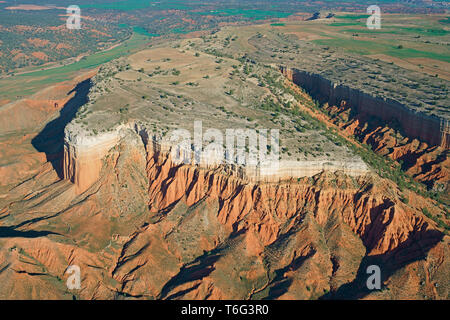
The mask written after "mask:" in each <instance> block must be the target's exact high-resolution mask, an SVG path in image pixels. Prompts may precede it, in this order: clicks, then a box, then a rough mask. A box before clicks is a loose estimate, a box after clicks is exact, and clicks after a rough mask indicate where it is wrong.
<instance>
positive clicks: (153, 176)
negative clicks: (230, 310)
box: [0, 127, 449, 299]
mask: <svg viewBox="0 0 450 320" xmlns="http://www.w3.org/2000/svg"><path fill="white" fill-rule="evenodd" d="M118 133H119V134H118V135H117V136H118V137H119V139H118V141H117V143H116V144H115V145H114V146H113V147H112V148H110V149H109V150H108V151H107V152H106V153H105V155H104V156H103V157H102V160H101V169H100V174H99V175H98V178H97V179H96V180H95V181H94V182H93V184H92V186H90V187H87V189H86V190H85V192H83V194H82V195H79V192H74V188H75V187H74V186H73V185H72V184H71V183H70V182H68V181H58V179H57V176H56V174H54V172H53V171H52V170H51V168H48V167H49V166H47V167H46V169H45V171H44V172H42V173H41V174H39V175H37V176H36V177H35V178H33V179H30V180H27V181H26V182H24V183H23V184H21V185H19V186H18V187H17V188H15V189H14V190H13V191H12V195H13V196H14V197H15V198H19V199H21V200H20V201H14V202H13V201H11V199H6V200H5V201H6V202H5V203H7V204H10V205H7V206H6V207H5V208H0V214H2V216H4V215H6V216H9V217H11V219H14V225H22V226H23V227H20V228H16V229H14V230H13V228H12V227H11V228H9V227H4V228H5V229H4V234H5V233H8V234H13V233H14V232H15V233H17V234H18V235H19V236H17V237H7V238H0V244H1V246H0V248H1V249H0V265H1V266H2V268H3V271H2V272H1V273H0V281H1V283H2V286H1V287H0V297H3V298H19V297H20V298H72V296H71V295H72V294H73V295H74V296H76V297H77V298H78V299H114V298H115V299H120V298H123V297H133V298H136V299H139V298H141V299H152V298H156V299H249V298H253V299H263V298H269V299H316V298H320V297H324V298H327V297H330V298H333V297H346V298H364V297H367V298H374V299H377V298H383V299H389V298H410V299H411V298H417V299H423V298H424V297H425V296H427V297H432V298H436V299H439V298H444V299H445V298H446V297H448V288H449V285H448V276H447V275H448V271H447V270H448V266H449V261H448V258H447V257H448V248H449V247H448V237H445V236H444V235H443V234H442V233H441V232H440V231H439V230H438V228H437V227H436V225H435V223H434V222H433V221H432V220H430V219H428V218H426V217H425V216H424V215H423V214H422V213H421V208H422V207H428V208H429V210H430V211H431V212H433V214H434V213H435V212H436V210H437V208H436V207H433V206H432V205H430V204H429V203H427V201H426V199H423V198H421V197H420V196H417V195H414V194H407V197H408V198H409V199H410V201H409V204H404V203H403V202H402V201H401V200H400V192H399V190H398V189H397V188H396V186H395V185H393V184H392V183H391V182H389V181H388V180H384V179H381V178H379V177H377V176H374V175H372V174H370V173H369V174H365V175H359V176H353V177H351V176H348V175H345V174H343V173H342V172H339V171H337V172H335V173H332V172H329V171H325V172H321V173H319V174H316V175H314V176H312V177H304V178H301V179H299V180H294V181H286V182H281V183H268V182H261V183H252V182H251V181H249V180H245V179H242V178H241V177H240V176H239V175H238V174H236V175H233V174H230V173H226V172H223V170H222V169H221V168H215V169H214V168H202V167H199V166H190V165H177V164H175V163H174V162H173V161H172V159H171V156H170V154H169V153H168V152H167V151H166V150H164V149H163V148H159V147H158V145H154V144H153V140H152V139H151V138H149V136H147V135H146V134H145V133H144V132H143V131H142V130H140V129H136V128H128V127H125V128H122V129H121V130H119V131H118ZM81 137H82V136H80V139H81ZM77 141H78V142H80V143H81V141H83V144H84V145H88V144H89V143H88V142H89V141H90V140H89V139H87V138H86V137H83V139H81V140H77V138H76V137H74V136H71V142H72V143H76V142H77ZM105 141H108V142H105V143H104V146H105V149H106V146H107V145H108V144H110V143H111V144H112V142H111V141H114V139H111V140H107V139H105ZM93 149H94V150H97V149H96V148H93ZM79 150H81V149H80V148H79V149H77V150H76V152H78V153H71V154H75V155H76V157H78V156H79V154H80V152H79ZM98 150H100V148H99V149H98ZM68 152H71V151H70V148H69V149H68ZM69 159H70V157H69ZM74 159H75V160H77V158H75V157H74ZM67 163H70V162H67ZM99 163H100V162H99ZM85 164H86V165H87V164H89V163H88V162H85ZM77 168H78V167H77V166H75V172H76V173H79V174H80V175H81V176H82V175H83V172H82V171H81V170H82V169H83V168H82V167H81V168H80V169H78V170H77ZM68 171H69V170H68ZM75 175H76V174H75ZM92 180H94V179H92ZM29 190H36V192H35V193H33V194H29ZM22 193H23V196H22V197H20V194H22ZM49 199H50V200H51V201H49ZM41 212H42V213H41ZM48 212H53V213H55V214H51V215H49V214H48ZM19 213H20V214H19ZM31 218H32V220H30V219H31ZM3 221H5V219H4V220H3ZM24 221H28V222H29V223H23V222H24ZM30 221H32V222H30ZM20 235H24V236H27V238H24V237H20ZM44 235H45V237H44ZM441 240H442V242H441ZM424 257H426V258H427V259H426V260H424V259H423V258H424ZM368 264H378V265H380V267H381V269H382V270H383V273H382V274H383V283H384V284H385V285H386V286H387V287H388V288H389V289H390V290H383V291H380V292H372V293H371V292H367V290H366V289H365V287H364V284H365V279H366V278H364V276H365V270H366V266H367V265H368ZM69 265H78V266H80V268H81V272H82V283H81V285H82V289H81V290H78V291H77V290H72V291H68V290H67V288H66V287H65V281H66V279H67V277H68V275H66V274H65V270H66V269H67V267H68V266H69ZM5 266H6V267H5ZM430 270H431V271H430ZM405 279H406V280H405ZM405 281H406V283H407V284H406V285H407V286H408V290H404V288H405ZM436 284H438V286H436ZM348 287H350V289H351V290H350V292H351V294H349V293H348V292H347V290H346V288H348ZM29 288H32V289H31V290H30V289H29Z"/></svg>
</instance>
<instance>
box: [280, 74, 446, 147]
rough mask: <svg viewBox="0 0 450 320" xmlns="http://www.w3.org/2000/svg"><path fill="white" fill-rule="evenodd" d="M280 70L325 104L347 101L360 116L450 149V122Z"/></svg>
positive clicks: (316, 77)
mask: <svg viewBox="0 0 450 320" xmlns="http://www.w3.org/2000/svg"><path fill="white" fill-rule="evenodd" d="M280 69H281V71H282V73H283V74H284V75H285V76H286V77H287V78H288V79H289V80H291V81H293V82H294V83H295V84H297V85H299V86H301V87H302V88H304V89H305V90H306V91H307V92H308V93H310V94H311V95H312V96H313V97H315V98H316V99H318V100H319V101H321V102H328V103H329V104H333V105H340V104H341V102H342V101H345V102H346V103H347V104H348V105H349V106H351V107H352V108H354V110H355V111H356V112H358V113H363V114H367V115H370V116H373V117H377V118H379V119H382V120H384V121H386V122H392V121H393V122H396V123H398V124H399V125H400V126H401V129H402V130H403V132H405V134H406V135H407V136H409V137H410V138H418V139H419V140H422V141H424V142H427V143H428V144H430V145H437V146H442V147H443V148H446V149H448V148H450V122H449V121H448V120H447V119H444V118H440V117H437V116H433V115H426V114H422V113H420V112H419V111H417V110H413V109H412V108H408V106H405V105H403V104H401V103H399V102H398V101H395V100H393V99H389V98H380V97H376V96H372V95H370V94H368V93H365V92H363V91H361V90H358V89H355V88H351V87H348V86H346V85H341V84H338V83H334V82H333V81H331V80H328V79H326V78H325V77H323V76H322V75H320V74H315V73H311V72H307V71H303V70H299V69H295V68H292V69H291V68H286V67H283V66H282V67H280Z"/></svg>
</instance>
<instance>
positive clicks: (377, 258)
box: [320, 230, 444, 300]
mask: <svg viewBox="0 0 450 320" xmlns="http://www.w3.org/2000/svg"><path fill="white" fill-rule="evenodd" d="M443 237H444V234H443V233H442V232H440V231H437V230H427V231H423V232H416V233H415V234H414V235H413V236H411V237H410V238H408V239H407V240H406V241H405V242H403V243H402V244H401V245H399V246H398V247H397V248H395V249H394V250H391V251H388V252H386V253H385V254H380V255H373V256H365V257H364V258H363V259H362V261H361V263H360V265H359V268H358V272H357V274H356V277H355V280H353V281H352V282H350V283H346V284H344V285H342V286H340V287H339V288H338V289H337V290H336V291H332V292H329V293H327V294H325V295H323V296H322V297H320V299H321V300H334V299H337V300H356V299H362V298H364V297H365V296H367V295H368V294H370V293H371V292H372V290H369V289H368V288H367V284H366V282H367V279H368V277H370V275H371V274H367V267H368V266H370V265H377V266H379V267H380V270H381V283H383V282H384V281H386V280H387V279H389V277H391V276H392V275H393V274H394V273H395V272H396V271H397V270H399V269H401V268H403V267H405V266H406V265H408V264H410V263H412V262H415V261H419V260H423V259H426V257H427V253H428V251H429V250H430V249H431V248H433V247H434V246H435V245H436V244H437V243H438V242H439V241H441V240H442V238H443ZM381 289H383V287H382V288H381Z"/></svg>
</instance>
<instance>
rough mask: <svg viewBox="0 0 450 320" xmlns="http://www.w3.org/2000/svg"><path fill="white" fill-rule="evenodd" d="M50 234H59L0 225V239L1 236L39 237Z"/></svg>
mask: <svg viewBox="0 0 450 320" xmlns="http://www.w3.org/2000/svg"><path fill="white" fill-rule="evenodd" d="M50 234H54V235H59V234H58V233H55V232H52V231H34V230H28V231H19V230H16V229H14V228H11V227H0V239H1V238H14V237H17V238H39V237H46V236H48V235H50Z"/></svg>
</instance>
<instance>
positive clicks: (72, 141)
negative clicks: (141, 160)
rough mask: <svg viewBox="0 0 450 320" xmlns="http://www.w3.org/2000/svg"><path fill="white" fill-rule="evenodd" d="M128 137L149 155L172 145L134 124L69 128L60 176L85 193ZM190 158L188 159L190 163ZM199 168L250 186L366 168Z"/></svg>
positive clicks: (320, 164) (358, 164) (205, 161)
mask: <svg viewBox="0 0 450 320" xmlns="http://www.w3.org/2000/svg"><path fill="white" fill-rule="evenodd" d="M130 132H131V133H132V134H135V135H138V136H140V138H141V139H142V141H143V142H144V143H145V144H146V145H147V146H148V147H149V148H150V149H151V150H150V151H151V152H160V153H161V154H164V155H166V156H167V155H168V154H170V153H171V151H172V148H173V143H171V142H170V141H167V140H164V139H161V137H159V136H155V135H154V134H153V133H152V132H151V131H150V130H148V129H147V128H146V127H145V126H142V125H139V124H137V123H129V124H126V125H120V126H118V127H117V128H116V129H115V130H113V131H111V132H107V133H101V134H99V135H95V136H92V135H89V134H88V133H87V132H86V131H84V130H83V129H81V128H80V127H78V126H77V125H75V124H73V123H72V124H70V125H69V126H68V127H67V128H66V130H65V139H64V158H63V174H64V179H66V180H70V181H71V182H72V183H74V184H75V185H76V188H77V191H78V192H79V193H82V192H84V191H85V190H86V189H88V188H89V187H90V186H91V185H92V184H93V183H94V182H95V181H97V180H98V178H99V175H100V171H101V169H102V166H103V164H102V163H103V159H104V158H105V156H106V155H107V154H108V152H109V150H110V149H112V148H113V147H114V146H116V145H118V144H119V141H120V140H121V139H122V138H123V137H124V136H126V135H127V133H130ZM193 158H194V156H193V155H191V159H193ZM198 166H199V167H201V168H204V169H209V170H215V171H218V172H222V173H224V174H226V175H230V176H233V177H237V178H240V179H243V180H245V181H250V182H255V183H256V182H272V183H278V182H280V181H288V180H292V179H297V178H302V177H312V176H314V175H316V174H318V173H320V172H323V171H326V172H336V171H341V172H343V173H344V174H347V175H349V176H360V175H364V174H366V173H367V172H368V171H369V169H368V167H367V165H366V164H365V163H364V162H363V161H362V160H361V159H358V158H355V159H354V160H353V161H337V160H336V161H333V160H313V161H292V160H291V161H288V160H280V162H279V164H278V165H277V166H275V167H273V168H270V167H269V168H266V167H262V168H261V167H259V166H256V167H252V166H238V165H229V164H214V163H210V159H209V158H208V157H203V158H202V160H201V162H200V164H199V165H198Z"/></svg>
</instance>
